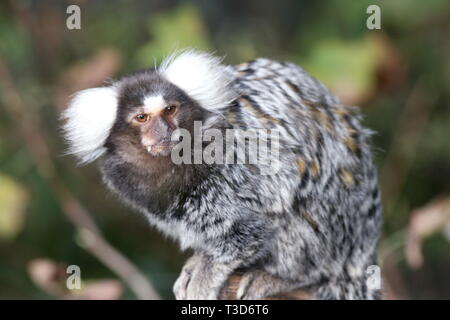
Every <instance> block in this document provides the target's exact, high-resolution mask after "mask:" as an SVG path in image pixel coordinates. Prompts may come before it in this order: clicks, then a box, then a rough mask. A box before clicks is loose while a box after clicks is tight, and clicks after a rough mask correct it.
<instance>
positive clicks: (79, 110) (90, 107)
mask: <svg viewBox="0 0 450 320" xmlns="http://www.w3.org/2000/svg"><path fill="white" fill-rule="evenodd" d="M117 104H118V101H117V90H116V89H115V88H114V87H103V88H92V89H86V90H82V91H79V92H77V93H76V94H75V95H74V96H73V97H72V100H71V101H70V103H69V106H68V108H67V109H66V110H65V111H64V113H63V114H62V119H64V120H66V123H65V124H64V126H63V130H64V135H65V138H66V140H67V142H68V145H69V148H68V152H67V153H68V154H74V155H75V156H76V157H77V158H78V159H79V161H80V163H81V164H86V163H89V162H92V161H94V160H95V159H97V158H98V157H100V156H101V155H102V154H103V153H104V152H105V151H106V149H105V147H104V144H105V141H106V139H107V138H108V136H109V133H110V131H111V128H112V126H113V124H114V121H115V119H116V114H117Z"/></svg>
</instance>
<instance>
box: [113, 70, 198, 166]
mask: <svg viewBox="0 0 450 320" xmlns="http://www.w3.org/2000/svg"><path fill="white" fill-rule="evenodd" d="M118 102H119V103H118V115H117V120H116V123H115V124H114V126H113V128H112V130H111V135H110V138H109V139H108V145H109V146H110V147H111V148H113V149H115V150H116V151H117V152H120V153H121V154H122V155H123V156H125V157H127V158H128V159H130V160H131V158H130V156H131V157H132V158H133V157H134V158H133V159H134V161H136V160H143V161H145V159H147V160H148V158H149V157H164V158H167V157H169V156H170V154H171V151H172V149H173V147H174V146H175V145H176V144H177V143H179V140H178V139H177V138H176V135H174V132H175V130H177V129H180V128H182V129H187V130H189V131H190V132H192V130H193V126H194V121H195V120H202V114H203V113H202V110H201V108H200V106H199V105H198V104H197V103H196V102H195V101H194V100H192V99H191V98H190V97H188V96H187V95H186V94H185V93H184V92H183V91H182V90H181V89H179V88H177V87H176V86H175V85H173V84H171V83H169V82H168V81H166V80H165V79H163V78H162V77H161V76H160V75H158V74H156V73H154V72H151V71H145V72H143V73H141V74H138V75H133V76H132V77H129V78H125V79H123V80H122V81H121V85H120V87H119V99H118ZM165 161H170V159H166V160H165Z"/></svg>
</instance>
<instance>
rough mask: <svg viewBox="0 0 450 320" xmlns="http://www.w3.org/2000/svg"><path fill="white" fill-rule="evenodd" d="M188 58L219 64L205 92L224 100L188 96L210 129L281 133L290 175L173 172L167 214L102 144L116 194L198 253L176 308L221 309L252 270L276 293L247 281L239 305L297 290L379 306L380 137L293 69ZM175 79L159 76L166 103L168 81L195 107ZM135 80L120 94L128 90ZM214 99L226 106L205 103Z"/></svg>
mask: <svg viewBox="0 0 450 320" xmlns="http://www.w3.org/2000/svg"><path fill="white" fill-rule="evenodd" d="M190 55H191V56H190V57H188V58H191V59H194V60H196V59H197V60H196V61H195V62H196V63H197V64H199V65H201V64H202V63H205V66H204V67H206V66H208V64H211V65H209V67H211V68H212V69H210V70H213V72H215V73H216V74H214V75H212V76H210V77H208V76H206V78H207V79H205V81H207V83H208V85H210V83H211V81H213V80H214V79H215V80H217V79H219V80H218V81H219V82H217V83H214V85H216V86H221V87H220V88H216V89H217V90H215V91H214V90H212V91H211V90H209V91H207V92H203V93H204V94H203V95H202V91H201V90H197V91H196V93H197V94H200V96H197V97H200V98H197V99H196V98H195V97H192V96H191V98H193V99H194V100H195V101H197V103H198V104H199V105H200V106H201V107H202V108H203V109H204V110H207V111H211V112H212V113H213V114H214V116H213V118H211V119H213V123H212V126H213V127H216V128H220V129H224V128H240V129H259V128H260V129H277V130H279V132H280V145H281V147H280V153H279V156H280V158H279V159H278V160H277V161H279V162H280V163H281V169H280V170H279V171H278V173H277V174H275V175H260V174H259V173H258V172H257V171H255V170H253V169H254V168H252V167H250V166H248V165H239V164H236V165H199V166H191V167H189V168H187V166H186V167H183V168H174V169H173V170H174V171H173V172H174V176H173V177H174V179H178V177H183V178H182V179H181V178H180V180H182V181H184V182H186V181H187V183H185V184H180V185H177V186H170V187H167V188H165V189H164V197H165V198H164V199H165V201H163V202H162V201H159V198H158V197H162V195H161V194H162V193H161V192H159V190H160V189H158V188H160V186H155V185H154V183H153V182H152V181H151V179H150V180H149V178H148V176H145V175H144V174H142V173H140V172H139V170H135V167H134V165H133V164H132V163H130V161H129V160H128V161H127V162H126V163H125V161H124V159H123V156H122V155H120V154H118V153H117V152H115V150H116V149H115V148H114V141H113V140H112V139H110V140H109V141H108V142H107V143H106V144H105V148H106V149H107V151H106V156H105V157H104V159H103V162H102V173H103V176H104V180H105V182H106V184H107V186H109V187H110V188H111V189H112V190H113V191H115V192H117V193H118V194H119V195H120V196H121V197H122V199H123V200H124V201H125V202H127V203H128V204H130V205H131V206H132V207H134V208H136V209H137V210H139V211H141V212H143V213H144V214H145V215H146V216H147V217H148V219H149V221H150V223H151V224H152V225H154V226H156V227H157V228H158V229H159V230H161V231H162V232H163V233H164V234H166V235H167V236H169V237H171V238H173V239H175V240H177V241H178V242H179V244H180V247H181V248H182V249H192V250H193V251H194V252H195V255H194V257H193V258H192V259H191V260H190V262H188V263H187V264H186V267H185V268H184V269H183V271H182V273H181V275H180V278H179V279H178V280H177V282H176V284H175V287H174V291H175V295H176V297H177V298H180V299H184V298H191V299H192V298H193V299H205V298H206V299H216V298H218V297H219V291H220V288H221V286H223V284H224V283H225V281H226V279H227V277H228V276H229V275H230V274H231V273H232V272H233V271H234V270H236V269H238V268H247V269H249V270H257V272H259V273H258V274H261V272H262V273H264V274H267V275H269V276H270V279H272V280H270V281H272V282H269V285H267V284H268V282H267V281H268V280H266V283H265V285H261V284H258V281H253V282H251V281H246V283H245V287H242V288H240V290H239V295H240V298H242V299H254V298H263V297H266V296H270V295H273V294H276V293H278V292H280V291H283V290H288V289H293V288H299V287H305V288H310V289H311V290H313V292H314V294H315V296H316V298H318V299H374V298H378V297H379V295H380V292H379V291H378V290H374V289H373V288H369V287H367V285H366V280H367V279H366V273H365V272H366V268H367V267H368V266H370V265H374V264H376V263H377V261H376V246H377V241H378V237H379V233H380V225H381V220H382V217H381V216H382V214H381V203H380V192H379V190H378V183H377V172H376V169H375V167H374V165H373V162H372V153H371V150H370V145H369V139H370V135H371V131H369V130H367V129H365V128H363V127H362V126H361V123H360V122H361V117H360V115H359V111H358V109H357V108H353V107H346V106H344V105H342V104H341V103H340V102H339V100H338V99H337V98H336V97H335V96H334V95H333V94H331V93H330V92H329V91H328V90H327V89H326V88H325V87H324V86H323V85H322V84H321V83H320V82H319V81H317V80H316V79H314V78H313V77H311V76H310V75H308V74H307V73H306V72H305V71H304V70H303V69H301V68H300V67H298V66H296V65H294V64H291V63H286V62H276V61H272V60H268V59H256V60H253V61H250V62H247V63H243V64H240V65H238V66H223V65H222V64H221V62H220V60H219V59H217V58H213V57H211V56H209V55H207V54H204V53H201V54H199V55H195V53H192V52H190ZM205 57H206V58H205ZM187 60H189V59H187ZM174 61H175V62H176V61H177V58H175V60H174ZM172 63H173V62H172ZM189 63H192V61H191V62H189ZM177 67H180V65H177ZM185 67H186V66H185ZM174 69H176V68H175V67H174V68H171V66H170V63H166V64H165V65H164V68H163V70H171V71H173V70H174ZM179 69H180V70H183V68H179ZM188 69H189V68H188ZM207 70H208V68H206V69H205V68H202V69H201V72H206V73H207ZM220 70H222V71H223V74H222V75H221V74H217V72H219V73H220ZM152 72H158V71H157V70H156V71H152ZM160 72H161V71H160ZM152 77H153V76H152ZM177 77H180V75H177V73H176V71H173V72H172V73H171V75H170V79H167V78H164V74H163V73H162V74H161V75H160V78H161V79H163V80H161V79H160V80H158V83H159V85H158V88H159V89H158V90H159V91H158V93H160V94H163V95H164V90H166V89H167V90H171V89H170V86H167V85H161V84H160V83H161V82H164V81H168V82H170V83H171V84H172V85H173V84H176V83H178V84H179V85H178V88H179V89H181V90H184V92H185V93H186V94H187V95H188V96H189V90H190V88H184V87H183V83H189V81H187V82H186V79H189V75H188V74H182V78H183V79H182V80H180V81H177V80H176V79H177ZM131 78H132V76H131ZM129 79H130V78H126V79H125V80H121V81H119V82H118V83H117V84H115V87H116V88H119V90H120V87H121V85H123V83H124V82H126V81H130V80H129ZM211 79H213V80H211ZM221 79H225V80H221ZM215 80H214V81H215ZM149 81H150V80H149ZM151 81H153V80H151ZM220 81H221V82H220ZM192 85H195V86H196V88H197V89H198V88H200V87H201V86H202V79H199V78H198V77H196V83H195V84H192ZM205 85H206V84H205ZM188 86H189V85H188ZM139 88H140V90H142V88H143V86H142V85H140V86H139ZM227 91H228V92H227ZM214 93H216V94H218V95H220V96H219V97H208V95H210V94H214ZM205 94H206V96H205ZM120 95H121V92H120V91H119V92H118V96H119V97H120ZM229 97H233V99H232V100H229ZM208 101H212V103H211V104H209V103H208ZM218 103H222V105H218ZM120 108H121V106H120V105H119V113H120ZM208 108H210V109H211V110H208ZM217 114H220V116H219V117H217ZM112 132H114V128H113V129H112ZM162 203H163V204H162ZM251 272H252V271H249V273H250V275H251ZM247 278H249V277H247ZM250 278H251V276H250ZM265 279H267V278H265ZM243 286H244V284H243Z"/></svg>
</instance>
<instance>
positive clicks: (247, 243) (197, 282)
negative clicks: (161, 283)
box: [174, 216, 270, 300]
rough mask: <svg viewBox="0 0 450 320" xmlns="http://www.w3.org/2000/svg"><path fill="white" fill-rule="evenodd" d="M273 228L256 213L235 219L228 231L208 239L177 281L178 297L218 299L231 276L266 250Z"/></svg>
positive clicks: (176, 294) (176, 295)
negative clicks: (269, 227) (257, 216)
mask: <svg viewBox="0 0 450 320" xmlns="http://www.w3.org/2000/svg"><path fill="white" fill-rule="evenodd" d="M269 237H270V231H269V230H268V228H267V227H266V225H265V224H264V223H263V222H262V220H260V219H256V217H254V216H249V217H247V218H241V219H239V220H236V221H235V222H234V223H233V224H232V225H231V227H229V228H228V229H227V230H226V232H224V233H222V234H220V235H219V234H217V235H216V236H215V237H214V238H210V239H208V240H207V241H205V247H204V250H202V251H201V252H196V254H194V256H193V257H191V258H190V259H189V260H188V261H187V263H186V265H185V267H184V268H183V270H182V272H181V274H180V276H179V278H178V280H177V281H176V282H175V285H174V293H175V297H176V298H177V299H194V300H203V299H219V298H220V293H221V290H222V288H223V287H224V285H225V284H226V282H227V280H228V278H229V276H230V275H231V274H232V273H233V272H234V271H235V270H236V269H238V268H240V267H244V266H248V265H250V264H252V263H254V262H255V261H256V260H258V259H260V258H262V257H263V256H264V255H265V254H267V249H266V244H267V243H268V242H269V241H268V238H269Z"/></svg>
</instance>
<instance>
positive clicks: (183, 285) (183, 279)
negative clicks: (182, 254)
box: [173, 254, 202, 300]
mask: <svg viewBox="0 0 450 320" xmlns="http://www.w3.org/2000/svg"><path fill="white" fill-rule="evenodd" d="M201 259H202V257H201V256H200V255H199V254H194V255H193V256H192V257H190V258H189V259H188V260H187V261H186V263H185V264H184V266H183V269H182V270H181V273H180V275H179V276H178V279H177V281H175V284H174V285H173V293H174V294H175V298H176V299H177V300H183V299H187V298H186V297H187V288H188V285H189V283H190V282H191V278H192V275H193V273H194V270H195V268H196V266H197V265H198V264H199V262H200V261H201Z"/></svg>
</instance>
